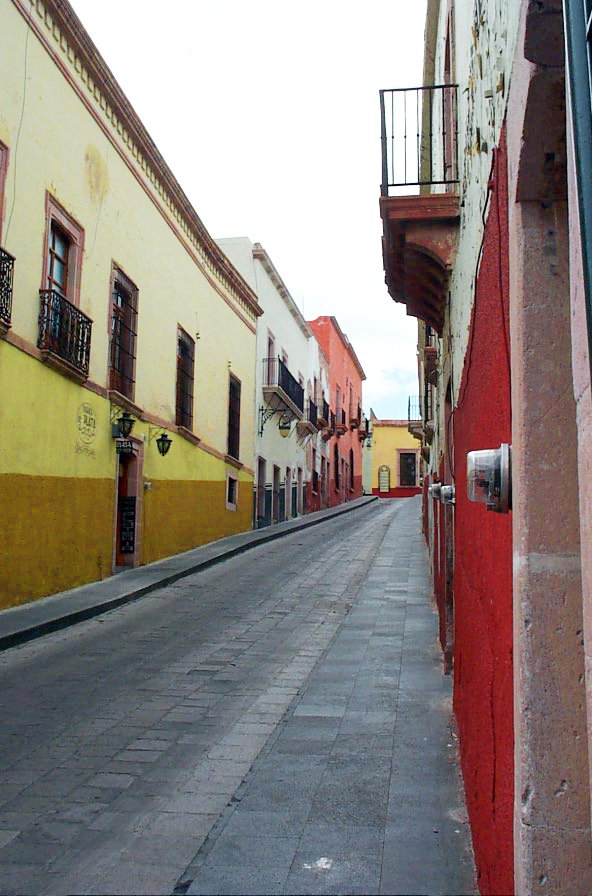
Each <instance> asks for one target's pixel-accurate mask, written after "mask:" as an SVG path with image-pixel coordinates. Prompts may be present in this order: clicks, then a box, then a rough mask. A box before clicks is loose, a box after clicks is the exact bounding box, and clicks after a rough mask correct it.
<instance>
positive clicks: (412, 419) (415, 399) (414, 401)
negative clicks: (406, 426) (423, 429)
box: [407, 395, 422, 423]
mask: <svg viewBox="0 0 592 896" xmlns="http://www.w3.org/2000/svg"><path fill="white" fill-rule="evenodd" d="M421 419H422V417H421V400H420V398H419V396H415V395H410V396H409V400H408V402H407V421H408V422H409V423H417V421H418V420H421Z"/></svg>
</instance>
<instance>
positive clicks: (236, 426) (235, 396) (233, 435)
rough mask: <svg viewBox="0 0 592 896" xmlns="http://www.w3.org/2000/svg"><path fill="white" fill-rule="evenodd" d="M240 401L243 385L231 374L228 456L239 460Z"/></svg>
mask: <svg viewBox="0 0 592 896" xmlns="http://www.w3.org/2000/svg"><path fill="white" fill-rule="evenodd" d="M240 401H241V384H240V382H239V380H237V379H236V377H234V376H232V374H231V376H230V383H229V387H228V454H229V455H230V457H234V458H236V459H237V460H238V453H239V445H240Z"/></svg>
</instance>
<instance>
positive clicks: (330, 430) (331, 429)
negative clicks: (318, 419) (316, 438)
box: [321, 411, 335, 442]
mask: <svg viewBox="0 0 592 896" xmlns="http://www.w3.org/2000/svg"><path fill="white" fill-rule="evenodd" d="M327 416H328V418H329V422H328V425H327V428H326V429H324V430H323V432H322V433H321V438H322V440H323V442H328V441H329V439H330V438H331V437H332V436H334V435H335V414H334V413H333V411H327Z"/></svg>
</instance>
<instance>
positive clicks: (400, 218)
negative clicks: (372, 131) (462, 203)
mask: <svg viewBox="0 0 592 896" xmlns="http://www.w3.org/2000/svg"><path fill="white" fill-rule="evenodd" d="M380 111H381V141H382V184H381V197H380V216H381V218H382V222H383V239H382V254H383V263H384V270H385V280H386V284H387V287H388V291H389V294H390V295H391V297H392V298H393V299H394V300H395V302H401V303H402V304H404V305H405V306H406V307H407V313H408V314H410V315H412V316H414V317H418V318H419V319H420V320H423V321H425V322H426V323H427V324H429V325H430V326H431V327H433V328H434V330H436V332H437V333H441V332H442V326H443V323H444V312H445V307H446V295H447V287H448V275H449V272H450V269H451V267H452V265H453V263H454V258H455V255H456V243H457V232H458V223H459V202H458V183H459V171H458V155H457V137H458V125H457V85H456V84H438V85H434V86H431V87H417V88H410V89H394V90H381V91H380Z"/></svg>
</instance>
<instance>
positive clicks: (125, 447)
mask: <svg viewBox="0 0 592 896" xmlns="http://www.w3.org/2000/svg"><path fill="white" fill-rule="evenodd" d="M115 451H116V452H117V454H133V453H134V443H133V442H132V441H131V439H117V441H116V442H115Z"/></svg>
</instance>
